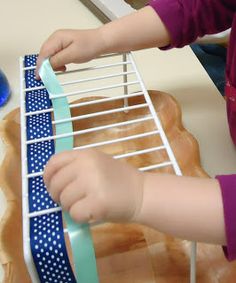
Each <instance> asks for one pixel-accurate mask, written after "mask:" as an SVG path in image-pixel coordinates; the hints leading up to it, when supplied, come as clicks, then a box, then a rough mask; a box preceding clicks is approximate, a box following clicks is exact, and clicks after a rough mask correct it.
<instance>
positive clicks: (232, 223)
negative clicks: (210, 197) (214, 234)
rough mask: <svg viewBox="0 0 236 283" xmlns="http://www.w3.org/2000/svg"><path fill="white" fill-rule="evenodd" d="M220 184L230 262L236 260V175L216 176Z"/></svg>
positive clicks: (224, 248)
mask: <svg viewBox="0 0 236 283" xmlns="http://www.w3.org/2000/svg"><path fill="white" fill-rule="evenodd" d="M216 179H217V180H218V181H219V183H220V187H221V194H222V200H223V208H224V220H225V234H226V242H227V246H225V247H223V250H224V253H225V256H226V257H227V259H228V260H235V259H236V174H234V175H221V176H216Z"/></svg>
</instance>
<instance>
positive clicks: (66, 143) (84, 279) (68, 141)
mask: <svg viewBox="0 0 236 283" xmlns="http://www.w3.org/2000/svg"><path fill="white" fill-rule="evenodd" d="M39 75H40V77H41V79H42V81H43V83H44V86H45V87H46V89H47V91H48V93H49V95H53V94H54V95H55V94H62V93H63V89H62V87H61V86H60V84H59V82H58V80H57V77H56V75H55V73H54V71H53V69H52V67H51V65H50V62H49V60H48V59H46V60H45V61H44V62H43V63H42V66H41V68H40V70H39ZM52 105H53V109H54V120H55V121H57V120H61V119H68V118H71V115H70V109H69V105H68V101H67V98H66V97H59V98H54V99H52ZM72 132H73V127H72V123H71V121H69V122H63V123H57V124H56V134H57V135H59V134H65V133H72ZM72 149H73V136H69V137H63V138H59V139H56V143H55V153H59V152H62V151H65V150H72ZM63 217H64V219H65V222H66V225H67V229H68V233H69V238H70V243H71V248H72V254H73V259H74V266H75V276H76V280H77V282H79V283H98V282H99V279H98V275H97V267H96V258H95V253H94V247H93V241H92V237H91V233H90V227H89V225H88V224H78V223H75V222H74V221H73V220H72V218H71V217H70V215H69V213H67V212H63Z"/></svg>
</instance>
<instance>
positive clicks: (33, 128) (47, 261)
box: [24, 55, 98, 283]
mask: <svg viewBox="0 0 236 283" xmlns="http://www.w3.org/2000/svg"><path fill="white" fill-rule="evenodd" d="M36 60H37V56H36V55H28V56H25V60H24V64H25V67H31V66H35V64H36ZM44 66H45V67H46V66H47V67H48V68H49V69H47V70H46V73H47V76H46V75H45V76H46V80H45V81H44V83H45V82H46V84H47V83H48V82H50V79H49V81H48V78H49V77H51V76H52V78H51V79H52V81H54V80H55V79H56V76H55V74H54V72H53V70H52V69H50V68H51V66H50V64H49V61H48V63H45V64H44ZM41 70H44V74H45V69H44V68H42V69H41ZM48 75H49V77H48ZM42 76H43V77H44V78H45V76H44V75H42ZM53 76H54V77H53ZM25 82H26V88H35V87H38V88H37V89H33V90H29V91H26V97H25V100H26V112H34V111H38V110H47V109H49V108H51V107H52V106H53V108H54V118H55V120H57V119H63V118H68V117H70V112H69V108H68V103H67V100H66V98H59V99H54V100H53V103H52V102H51V100H50V99H49V94H48V91H47V90H46V89H45V88H41V87H42V86H43V83H42V82H41V81H37V80H36V79H35V76H34V70H32V69H30V68H29V69H28V70H26V71H25ZM46 87H47V86H46ZM51 87H52V88H51ZM49 88H51V90H52V93H53V94H59V93H62V89H61V87H60V85H59V84H58V82H57V80H56V81H54V83H53V84H52V85H51V84H50V83H49ZM52 104H53V105H52ZM60 108H61V109H60ZM26 124H27V140H28V141H31V140H34V139H40V138H47V137H51V136H52V135H53V129H52V120H51V114H50V112H45V113H40V114H34V115H29V116H27V119H26ZM59 125H60V127H58V126H57V127H56V134H60V133H62V132H63V133H65V132H67V133H68V132H71V131H72V125H71V124H68V123H62V124H59ZM71 148H73V139H72V138H70V137H67V138H61V139H58V140H57V141H56V144H55V145H54V141H53V140H51V139H49V140H46V141H38V142H32V143H29V144H28V145H27V160H28V173H29V174H30V173H36V172H39V171H42V170H43V168H44V166H45V164H46V163H47V161H48V160H49V158H50V157H51V155H52V154H54V153H56V152H60V151H62V150H66V149H71ZM28 185H29V209H30V212H37V211H38V212H40V211H42V210H47V209H50V208H55V207H57V204H56V203H54V201H53V200H52V199H51V198H50V196H49V194H48V192H47V190H46V188H45V185H44V182H43V179H42V176H38V177H31V178H29V184H28ZM63 215H64V218H65V221H66V224H67V229H68V232H69V237H70V241H71V247H72V253H73V260H74V266H75V275H76V276H75V275H74V273H73V270H72V268H71V264H70V261H69V257H68V254H67V249H66V244H65V238H64V228H63V220H62V212H61V211H58V212H53V213H48V214H44V215H40V216H36V217H31V218H30V239H31V240H30V245H31V251H32V256H33V259H34V262H35V266H36V269H37V272H38V275H39V279H40V282H42V283H50V282H53V283H66V282H68V283H73V282H79V283H97V282H98V276H97V270H96V260H95V255H94V249H93V243H92V239H91V235H90V231H89V226H88V225H87V224H86V225H79V224H76V223H74V222H73V220H72V219H71V218H70V216H69V215H68V214H67V213H63ZM76 279H77V280H76Z"/></svg>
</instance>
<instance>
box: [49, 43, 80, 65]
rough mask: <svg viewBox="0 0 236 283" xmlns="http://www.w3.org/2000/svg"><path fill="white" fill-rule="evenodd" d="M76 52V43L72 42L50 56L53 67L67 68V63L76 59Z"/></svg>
mask: <svg viewBox="0 0 236 283" xmlns="http://www.w3.org/2000/svg"><path fill="white" fill-rule="evenodd" d="M75 53H76V50H75V45H74V44H70V45H69V46H67V47H66V48H65V49H62V50H61V51H59V52H57V53H55V54H54V55H53V56H51V57H50V63H51V65H52V68H53V69H54V70H61V69H62V68H63V69H64V70H65V65H67V64H69V63H72V62H73V61H74V57H75V55H74V54H75Z"/></svg>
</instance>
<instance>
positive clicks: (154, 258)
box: [0, 91, 236, 283]
mask: <svg viewBox="0 0 236 283" xmlns="http://www.w3.org/2000/svg"><path fill="white" fill-rule="evenodd" d="M149 93H150V96H151V99H152V101H153V103H154V106H155V109H156V111H157V112H158V115H159V117H160V119H161V121H162V124H163V128H164V130H165V132H166V134H167V136H168V138H169V141H170V144H171V147H172V149H173V151H174V153H175V156H176V159H177V160H178V163H179V166H180V168H181V170H182V172H183V174H184V175H188V176H199V177H207V174H206V173H205V172H204V170H203V169H202V168H201V166H200V158H199V149H198V144H197V142H196V140H195V139H194V138H193V136H192V135H191V134H189V133H188V132H187V131H186V130H185V129H184V128H183V125H182V122H181V111H180V108H179V106H178V104H177V102H176V101H175V100H174V99H173V98H172V97H171V96H170V95H168V94H165V93H161V92H157V91H149ZM87 99H89V98H86V99H83V100H87ZM138 99H140V98H138V97H136V98H133V99H130V100H129V103H130V104H132V103H135V104H136V103H137V102H141V101H137V100H138ZM113 103H118V104H119V102H118V101H117V102H113ZM120 103H121V102H120ZM101 107H102V108H100V109H98V106H96V109H95V108H94V109H92V108H89V107H88V106H87V107H84V108H82V107H81V108H77V109H74V110H73V111H72V116H75V115H81V114H83V113H84V114H85V113H87V112H91V111H101V110H105V109H107V108H109V103H107V104H104V105H102V106H101ZM117 107H118V105H117ZM78 111H79V113H78ZM143 111H144V110H135V111H130V112H129V113H120V114H119V115H115V116H111V117H103V120H102V121H98V120H96V121H97V122H95V123H94V122H93V126H96V123H101V122H105V121H106V119H109V121H110V122H112V121H111V120H113V121H117V120H118V121H121V120H128V119H130V118H132V115H135V117H136V116H139V115H143V114H145V113H144V112H143ZM87 125H90V126H91V121H90V120H89V119H86V120H83V121H80V122H79V123H78V122H75V123H74V124H73V127H74V130H80V129H83V128H86V127H87ZM145 127H148V129H149V130H151V129H152V127H153V125H152V124H151V122H150V124H146V126H145ZM145 129H146V128H145ZM140 131H142V129H141V128H138V127H134V126H132V127H129V126H127V127H126V128H124V129H121V128H119V129H117V128H116V129H109V130H108V131H107V133H106V135H109V137H111V138H115V137H117V138H118V137H122V136H125V135H126V134H127V133H129V134H134V133H137V132H140ZM0 134H1V137H2V138H3V140H4V141H5V144H6V155H5V158H4V161H3V163H2V166H1V170H0V187H1V188H2V189H3V191H4V194H5V196H6V199H7V210H6V212H5V214H4V216H3V218H2V219H1V223H0V261H1V263H2V265H3V268H4V272H5V277H4V281H3V283H21V282H22V283H28V282H31V280H30V278H29V275H28V272H27V269H26V266H25V263H24V259H23V250H22V220H21V162H20V115H19V109H15V110H14V111H12V112H11V113H9V114H8V115H7V116H6V117H5V119H4V120H3V121H2V122H1V124H0ZM95 135H96V136H95ZM99 135H100V136H99ZM95 138H96V140H97V139H100V138H101V139H102V138H103V137H102V134H101V133H99V134H98V133H96V134H87V135H84V136H83V137H80V139H76V140H75V143H76V145H82V144H86V143H88V142H89V143H90V142H92V141H93V140H94V139H95ZM142 143H143V144H142V145H140V144H138V140H137V141H136V142H134V141H129V142H127V143H124V144H123V143H122V145H121V144H117V145H115V146H114V145H112V146H111V145H110V146H104V147H102V148H100V149H101V150H103V151H104V152H107V153H110V154H118V153H121V152H123V153H125V152H128V151H129V150H131V149H132V148H135V147H137V146H139V147H140V146H144V147H149V146H151V145H153V146H154V145H156V146H157V145H158V144H159V143H160V141H159V140H158V139H157V138H150V137H149V138H146V140H145V141H142ZM165 158H166V156H165V153H164V152H157V153H152V154H146V155H145V156H143V158H142V159H140V157H138V158H137V157H132V158H131V157H130V158H129V159H128V160H127V161H128V162H130V163H132V164H133V165H134V166H145V164H146V163H147V161H150V160H153V161H154V162H156V161H163V159H165ZM162 171H164V172H169V170H168V168H167V169H162ZM159 172H160V170H159ZM169 173H171V171H170V172H169ZM92 235H93V239H94V245H95V251H96V257H97V265H98V271H99V277H100V282H101V283H118V282H119V283H120V282H122V283H131V282H132V283H164V282H165V283H174V282H175V283H177V282H178V283H180V282H181V283H185V282H186V283H187V282H189V254H190V243H189V242H188V241H185V240H179V239H175V238H173V237H171V236H169V235H165V234H162V233H159V232H157V231H154V230H152V229H150V228H148V227H144V226H141V225H136V224H109V223H108V224H104V225H101V226H97V227H95V228H93V229H92ZM197 254H198V256H197V282H200V283H213V282H214V283H216V282H221V283H223V282H225V283H226V282H227V283H234V282H235V278H236V263H228V262H227V261H226V260H225V258H224V255H223V252H222V249H221V247H218V246H214V245H206V244H198V253H197ZM88 283H89V282H88Z"/></svg>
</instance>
